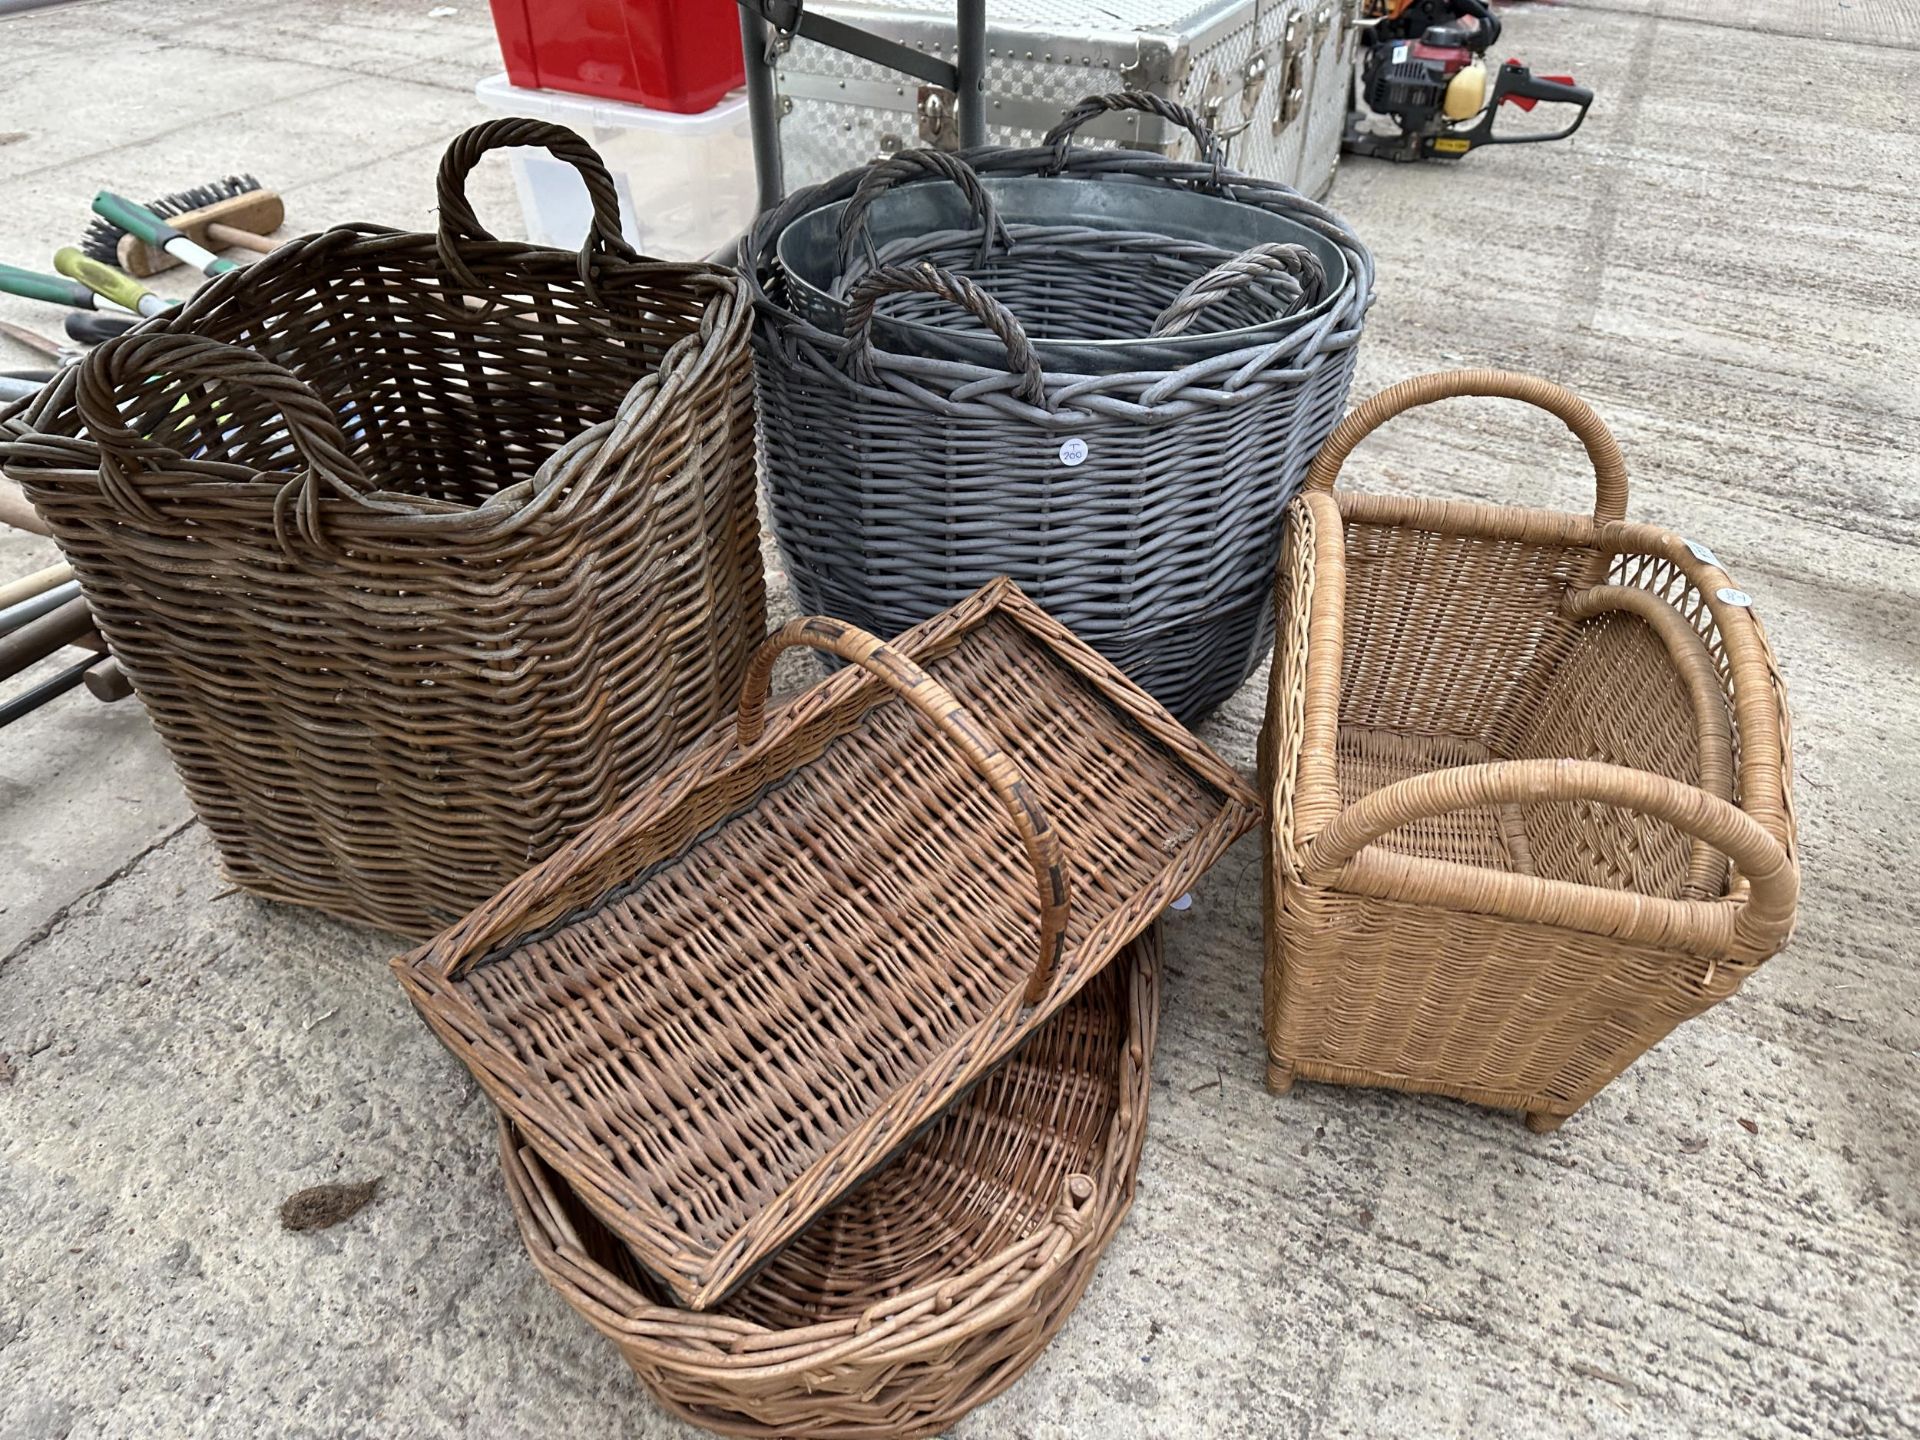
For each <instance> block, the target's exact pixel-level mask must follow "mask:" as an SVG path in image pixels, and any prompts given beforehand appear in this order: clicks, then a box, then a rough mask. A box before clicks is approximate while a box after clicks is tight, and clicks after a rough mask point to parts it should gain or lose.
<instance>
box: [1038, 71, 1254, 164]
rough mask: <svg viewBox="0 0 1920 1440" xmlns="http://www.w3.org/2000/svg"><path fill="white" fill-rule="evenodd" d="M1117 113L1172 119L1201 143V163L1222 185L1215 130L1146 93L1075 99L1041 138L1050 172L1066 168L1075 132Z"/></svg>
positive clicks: (1182, 109) (1181, 108)
mask: <svg viewBox="0 0 1920 1440" xmlns="http://www.w3.org/2000/svg"><path fill="white" fill-rule="evenodd" d="M1114 110H1144V111H1145V112H1146V113H1147V114H1149V115H1158V116H1159V117H1160V118H1161V119H1162V120H1170V121H1172V122H1173V123H1174V124H1175V125H1179V126H1182V127H1184V128H1185V129H1186V131H1187V132H1188V133H1189V134H1191V135H1192V136H1193V138H1194V139H1195V140H1196V141H1197V142H1198V143H1199V146H1200V162H1201V163H1202V164H1203V165H1211V166H1212V167H1213V183H1214V184H1215V185H1218V184H1219V183H1220V167H1221V165H1222V164H1223V163H1224V161H1225V158H1226V157H1225V156H1224V155H1223V154H1222V153H1221V150H1220V140H1219V137H1218V136H1216V135H1215V134H1214V133H1213V127H1212V126H1211V125H1209V124H1207V122H1206V121H1204V120H1202V119H1201V118H1200V117H1199V115H1198V114H1196V113H1195V112H1194V111H1192V110H1189V109H1188V108H1187V107H1186V106H1184V105H1181V104H1177V103H1176V102H1174V101H1172V100H1167V99H1164V98H1163V97H1161V96H1159V95H1153V94H1149V93H1148V92H1147V91H1145V90H1120V91H1115V92H1113V93H1111V94H1107V95H1086V96H1082V97H1081V98H1080V99H1079V100H1076V101H1075V102H1074V103H1073V105H1072V106H1071V107H1070V108H1069V109H1068V110H1067V111H1066V113H1065V114H1063V115H1062V116H1061V117H1060V121H1059V123H1058V124H1057V125H1055V126H1054V127H1053V128H1052V129H1051V130H1049V131H1047V133H1046V134H1045V135H1042V136H1041V137H1040V145H1041V147H1042V148H1043V149H1048V150H1051V151H1053V163H1052V165H1051V167H1050V169H1051V170H1052V172H1053V173H1054V174H1056V175H1057V174H1059V172H1060V171H1062V170H1064V169H1066V166H1067V151H1068V149H1069V147H1071V145H1072V144H1073V134H1074V132H1075V131H1076V130H1078V129H1079V128H1080V127H1081V126H1082V125H1084V124H1086V123H1087V121H1089V120H1091V119H1093V118H1094V117H1095V116H1097V115H1105V114H1107V113H1109V112H1110V111H1114Z"/></svg>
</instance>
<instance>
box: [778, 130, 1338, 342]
mask: <svg viewBox="0 0 1920 1440" xmlns="http://www.w3.org/2000/svg"><path fill="white" fill-rule="evenodd" d="M878 173H881V172H880V171H879V170H877V169H876V168H875V167H871V166H870V167H868V169H867V170H866V171H865V172H863V174H864V175H865V176H869V177H870V176H874V175H876V174H878ZM1055 178H1057V179H1059V180H1060V181H1061V182H1062V184H1061V185H1060V186H1059V187H1057V188H1055V187H1052V186H1049V185H1048V184H1047V182H1048V181H1049V180H1051V179H1055ZM943 182H944V183H943ZM974 183H975V185H976V186H977V193H978V196H979V201H980V204H981V205H982V206H984V207H990V208H989V209H988V210H987V212H986V213H984V214H983V213H982V212H981V211H980V210H977V209H975V208H974V207H973V206H971V205H969V203H968V187H966V186H963V185H960V184H959V183H958V182H957V181H953V180H952V179H951V177H949V176H946V175H942V176H941V177H939V179H938V180H935V181H934V182H933V183H931V184H894V185H889V186H887V187H885V188H884V189H883V190H882V191H880V192H879V193H876V194H875V195H873V196H872V197H871V208H870V209H868V211H867V213H866V217H865V220H864V222H863V225H862V229H863V232H864V234H863V240H864V249H865V251H866V253H867V254H868V255H869V256H871V255H872V254H873V252H874V250H875V249H876V242H878V244H877V248H878V249H879V251H880V253H881V254H882V255H883V256H884V255H885V254H886V253H887V252H888V251H890V250H897V249H899V248H901V247H903V246H905V247H907V248H909V249H918V248H921V247H925V246H927V245H929V243H930V242H933V241H935V240H936V239H939V238H940V233H941V232H943V231H946V230H949V229H952V228H954V227H955V226H956V225H957V226H958V233H957V234H956V235H955V236H954V237H953V238H954V239H955V240H956V242H958V243H961V244H964V243H968V242H971V243H972V244H973V245H975V246H977V247H979V249H980V252H981V254H980V260H981V261H982V262H986V261H988V260H989V258H991V260H992V261H994V262H1010V263H1013V264H1015V265H1021V266H1026V267H1031V266H1034V265H1036V264H1037V265H1038V266H1039V267H1040V268H1042V269H1044V268H1046V266H1047V265H1048V264H1061V265H1064V266H1066V267H1068V268H1071V269H1074V270H1078V268H1079V267H1078V264H1077V261H1076V260H1075V259H1073V258H1067V257H1052V256H1048V255H1047V254H1046V249H1047V246H1048V245H1049V244H1051V243H1055V242H1051V241H1042V242H1040V244H1039V246H1038V249H1039V251H1040V254H1039V257H1038V258H1036V256H1035V255H1034V254H1033V253H1032V248H1033V246H1034V242H1033V239H1032V237H1033V235H1034V234H1036V233H1039V234H1045V233H1047V232H1052V231H1068V232H1071V231H1073V230H1074V228H1075V227H1079V228H1078V236H1079V238H1078V240H1077V241H1075V242H1071V243H1074V244H1078V245H1087V244H1089V242H1094V243H1093V246H1092V248H1096V249H1097V248H1099V244H1098V242H1099V241H1101V240H1105V241H1107V242H1109V243H1111V242H1112V241H1113V240H1117V239H1120V238H1121V237H1122V236H1125V237H1127V238H1128V239H1129V240H1130V241H1132V242H1133V243H1136V244H1137V243H1138V242H1139V241H1141V240H1143V239H1148V238H1151V239H1152V241H1153V242H1154V243H1155V245H1156V246H1160V245H1163V246H1166V247H1167V248H1168V251H1169V253H1174V252H1179V251H1186V252H1188V253H1189V255H1191V252H1192V251H1193V250H1195V249H1197V248H1199V247H1202V246H1204V247H1206V248H1207V249H1210V250H1212V251H1214V252H1215V254H1214V257H1213V259H1212V260H1211V262H1210V263H1209V265H1208V268H1212V267H1213V266H1215V265H1219V264H1220V263H1221V262H1223V261H1229V260H1231V259H1232V258H1233V257H1234V256H1236V255H1240V254H1242V253H1244V252H1245V251H1247V250H1248V249H1250V248H1252V247H1255V246H1258V245H1262V244H1271V243H1276V242H1286V243H1292V244H1297V245H1303V246H1305V247H1306V248H1307V249H1308V250H1309V251H1311V252H1313V253H1314V255H1315V258H1316V259H1317V260H1318V261H1319V262H1320V265H1321V267H1322V269H1323V270H1324V271H1325V276H1324V278H1323V294H1322V295H1321V296H1320V297H1318V298H1316V300H1315V301H1314V302H1313V303H1312V304H1311V305H1310V306H1306V307H1303V308H1302V309H1301V310H1300V311H1299V312H1297V313H1295V312H1288V313H1286V314H1283V315H1274V316H1269V317H1267V318H1266V319H1264V320H1261V321H1257V322H1252V323H1245V324H1239V325H1223V326H1212V325H1206V324H1204V323H1203V324H1201V325H1199V326H1195V327H1192V328H1189V329H1187V330H1185V331H1184V332H1182V333H1179V334H1176V335H1171V336H1168V335H1158V336H1156V335H1153V334H1152V333H1151V332H1150V330H1147V329H1142V330H1141V332H1140V333H1138V334H1135V335H1130V336H1126V337H1124V338H1123V337H1118V336H1101V337H1097V338H1096V337H1089V336H1076V335H1072V334H1064V335H1063V334H1057V333H1042V332H1040V331H1038V330H1037V328H1036V327H1035V326H1034V322H1033V321H1032V319H1031V318H1030V317H1028V316H1026V315H1025V314H1023V313H1022V312H1020V311H1019V310H1017V309H1016V310H1015V312H1014V313H1015V314H1016V315H1019V316H1020V319H1021V321H1022V323H1023V325H1026V326H1027V327H1028V339H1029V341H1030V342H1031V343H1032V345H1033V347H1034V351H1035V353H1036V355H1037V356H1039V358H1040V359H1041V362H1042V363H1043V364H1044V365H1046V366H1047V367H1048V368H1050V369H1053V370H1058V371H1061V372H1063V373H1065V372H1073V373H1078V372H1080V371H1085V372H1087V373H1106V372H1107V371H1109V370H1112V369H1115V368H1118V369H1121V370H1128V369H1140V368H1145V367H1149V366H1151V367H1155V368H1167V369H1178V368H1180V367H1182V366H1185V365H1188V364H1191V363H1192V362H1193V361H1195V360H1198V359H1201V358H1202V357H1204V356H1207V355H1216V354H1224V353H1227V352H1230V351H1234V350H1243V349H1246V348H1247V347H1249V346H1252V345H1263V344H1266V343H1268V342H1269V341H1270V340H1272V339H1274V338H1276V337H1275V335H1274V334H1273V333H1258V332H1260V331H1262V330H1267V329H1268V327H1271V326H1274V325H1277V324H1284V325H1285V326H1286V327H1287V328H1288V329H1293V328H1297V327H1298V326H1299V325H1300V324H1303V323H1305V321H1306V320H1307V318H1308V316H1309V314H1311V313H1317V312H1318V311H1320V310H1322V309H1325V308H1329V307H1331V306H1333V305H1334V304H1335V303H1336V301H1337V300H1338V298H1339V293H1340V291H1341V290H1342V289H1343V288H1344V285H1345V277H1346V274H1347V270H1348V260H1347V254H1346V251H1345V249H1343V247H1342V246H1341V245H1340V244H1339V243H1337V242H1336V240H1335V238H1334V236H1333V235H1331V234H1329V233H1327V230H1326V229H1325V227H1317V226H1315V225H1314V224H1312V223H1310V221H1311V218H1312V217H1301V216H1296V215H1294V214H1292V213H1290V212H1289V211H1288V210H1286V209H1283V208H1280V207H1270V206H1249V205H1242V204H1240V203H1238V202H1237V201H1235V200H1234V199H1232V198H1231V197H1228V196H1225V195H1222V194H1219V193H1216V192H1214V191H1212V190H1211V189H1203V188H1196V187H1190V186H1182V187H1169V186H1163V185H1155V184H1152V183H1140V182H1138V181H1137V180H1136V179H1135V178H1134V177H1132V176H1127V175H1117V176H1087V175H1074V174H1065V175H1060V176H1057V177H1055V176H1052V175H1048V174H1044V173H1043V174H1038V175H1021V174H997V173H988V174H986V175H979V176H977V177H976V178H975V182H974ZM949 185H951V187H952V188H948V187H949ZM1162 196H1164V197H1165V200H1166V201H1167V202H1171V203H1158V202H1159V200H1160V197H1162ZM859 204H860V195H859V192H858V191H857V190H856V192H855V194H854V196H852V197H850V198H849V199H846V200H835V201H829V202H828V203H826V204H824V205H820V206H817V207H815V208H814V209H811V210H808V211H805V212H803V213H801V214H799V215H796V216H795V217H793V219H791V220H790V221H788V222H787V224H785V225H784V226H782V227H781V229H780V232H779V233H778V235H776V236H775V237H774V240H773V255H774V261H775V263H777V264H778V266H779V267H780V269H781V272H782V275H783V277H784V279H785V280H786V283H787V286H788V291H787V300H788V302H789V304H788V308H789V309H791V310H793V311H794V313H796V314H798V315H802V316H804V317H805V318H806V319H808V320H809V321H811V322H812V323H814V324H817V325H819V326H821V328H823V329H825V330H827V331H828V332H829V333H832V334H840V333H843V328H844V327H843V325H842V324H841V318H842V314H843V312H844V309H845V305H846V302H847V290H848V288H850V287H849V285H848V280H849V275H850V271H849V268H848V266H849V263H850V262H849V261H848V260H847V259H846V258H845V257H844V256H843V254H842V252H843V251H844V250H845V244H844V237H843V236H842V234H841V231H842V228H843V226H844V224H845V221H846V219H847V216H848V214H849V213H850V211H851V209H852V207H854V206H857V205H859ZM1135 207H1138V208H1137V209H1136V208H1135ZM908 218H911V219H912V220H913V221H915V222H916V223H912V224H908V225H906V226H905V227H904V229H903V228H902V225H901V222H902V220H904V219H908ZM1023 230H1024V231H1025V232H1027V235H1028V238H1026V239H1022V238H1019V237H1020V236H1021V233H1022V231H1023ZM875 232H882V234H881V235H879V236H876V233H875ZM861 248H862V247H861V246H855V247H854V249H855V250H856V251H858V250H860V249H861ZM823 251H827V252H832V253H833V255H834V258H833V259H831V260H828V259H827V258H826V256H825V255H823V253H822V252H823ZM823 264H824V265H825V266H826V267H827V269H826V272H824V273H823V271H822V268H821V267H822V265H823ZM969 273H970V274H971V273H972V272H971V271H969ZM974 278H978V276H977V275H976V276H975V277H974ZM1069 283H1071V282H1069ZM994 293H995V295H996V298H1001V299H1003V300H1004V296H1001V295H1000V292H999V291H998V290H997V289H995V290H994ZM877 324H878V328H879V330H880V332H881V333H882V334H884V335H886V336H887V337H888V338H889V340H890V341H891V345H892V348H894V349H895V350H896V351H900V352H903V353H909V354H914V355H931V356H936V357H940V358H945V359H955V360H961V361H967V362H971V363H974V364H982V365H986V366H988V367H989V368H991V367H992V366H993V365H994V364H995V363H996V361H997V359H998V356H997V354H996V353H994V351H993V348H992V346H991V343H990V342H987V341H985V340H984V339H983V338H982V337H980V336H978V334H977V332H976V333H974V334H972V335H969V334H968V332H966V331H965V330H961V331H954V330H952V329H950V328H949V327H948V326H946V325H945V324H943V323H941V322H939V321H936V320H932V319H928V318H916V319H909V318H907V317H905V316H903V315H891V314H889V315H882V316H880V317H877Z"/></svg>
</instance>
